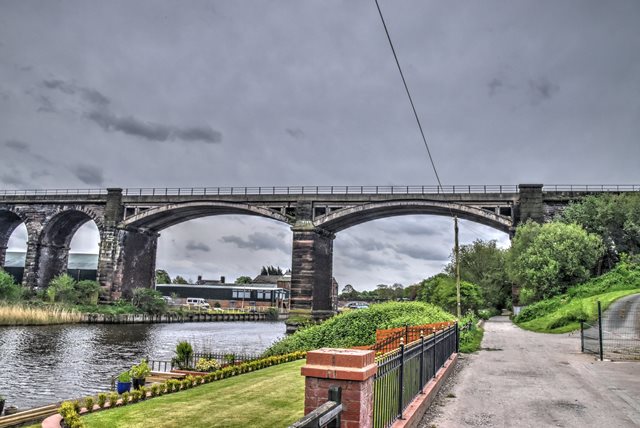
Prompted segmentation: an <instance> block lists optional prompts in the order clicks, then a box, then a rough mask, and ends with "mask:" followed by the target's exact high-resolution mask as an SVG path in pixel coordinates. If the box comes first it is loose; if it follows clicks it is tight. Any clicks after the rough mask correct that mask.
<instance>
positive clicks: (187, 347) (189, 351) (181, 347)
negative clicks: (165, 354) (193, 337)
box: [171, 340, 193, 369]
mask: <svg viewBox="0 0 640 428" xmlns="http://www.w3.org/2000/svg"><path fill="white" fill-rule="evenodd" d="M175 353H176V356H175V357H174V358H173V359H172V360H171V362H172V363H174V364H176V365H177V366H178V367H179V368H180V369H188V368H190V367H189V365H190V364H191V358H192V357H193V346H191V344H190V343H189V342H187V341H186V340H183V341H181V342H178V344H177V345H176V350H175Z"/></svg>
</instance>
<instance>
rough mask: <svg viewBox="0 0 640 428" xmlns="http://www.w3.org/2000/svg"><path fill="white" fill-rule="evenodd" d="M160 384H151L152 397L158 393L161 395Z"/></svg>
mask: <svg viewBox="0 0 640 428" xmlns="http://www.w3.org/2000/svg"><path fill="white" fill-rule="evenodd" d="M160 394H161V392H160V384H159V383H154V384H153V385H151V396H152V397H157V396H158V395H160Z"/></svg>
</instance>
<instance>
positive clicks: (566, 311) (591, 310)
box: [518, 288, 640, 333]
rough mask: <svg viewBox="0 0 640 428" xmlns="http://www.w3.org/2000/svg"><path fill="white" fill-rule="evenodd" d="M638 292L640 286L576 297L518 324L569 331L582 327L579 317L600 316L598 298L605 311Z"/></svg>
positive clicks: (536, 329)
mask: <svg viewBox="0 0 640 428" xmlns="http://www.w3.org/2000/svg"><path fill="white" fill-rule="evenodd" d="M638 293H640V288H636V289H633V290H620V291H612V292H609V293H603V294H597V295H595V296H589V297H583V298H574V299H572V300H571V301H569V302H568V303H567V304H566V305H563V306H561V307H560V308H558V309H557V310H555V311H553V312H550V313H548V314H546V315H544V316H541V317H539V318H534V319H532V320H530V321H525V322H521V323H518V326H520V327H522V328H524V329H526V330H531V331H536V332H539V333H567V332H570V331H574V330H577V329H579V328H580V322H579V321H577V319H580V318H586V319H588V320H595V319H597V318H598V314H597V312H598V309H597V303H596V302H597V301H598V300H599V301H600V302H601V303H602V310H603V311H604V310H605V309H606V308H608V307H609V305H610V304H611V303H612V302H614V301H615V300H618V299H619V298H621V297H624V296H628V295H629V294H638Z"/></svg>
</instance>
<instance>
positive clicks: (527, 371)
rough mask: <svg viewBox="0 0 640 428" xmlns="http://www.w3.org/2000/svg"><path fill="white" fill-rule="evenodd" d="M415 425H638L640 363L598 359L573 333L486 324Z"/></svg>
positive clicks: (504, 322) (501, 320)
mask: <svg viewBox="0 0 640 428" xmlns="http://www.w3.org/2000/svg"><path fill="white" fill-rule="evenodd" d="M482 347H483V348H482V350H481V351H479V352H477V353H475V354H473V355H469V356H464V357H463V358H462V360H461V363H460V367H459V368H457V370H456V373H455V374H454V376H453V377H452V378H451V379H450V381H449V382H447V384H445V387H444V388H443V389H442V391H441V392H440V394H439V397H438V399H437V400H436V402H435V404H434V405H433V406H432V408H431V409H430V411H429V412H427V414H426V415H425V417H424V419H423V420H422V423H421V425H420V426H421V427H426V428H431V427H438V428H446V427H452V428H457V427H518V428H525V427H577V428H578V427H579V428H584V427H618V428H624V427H640V363H638V362H619V363H612V362H597V361H595V359H594V358H593V356H590V355H585V354H581V353H580V336H579V334H575V333H572V334H562V335H550V334H540V333H532V332H529V331H524V330H521V329H520V328H518V327H517V326H515V325H514V324H512V323H511V321H510V320H509V319H508V318H507V317H494V318H492V319H491V320H489V321H488V322H487V323H486V324H485V336H484V339H483V341H482Z"/></svg>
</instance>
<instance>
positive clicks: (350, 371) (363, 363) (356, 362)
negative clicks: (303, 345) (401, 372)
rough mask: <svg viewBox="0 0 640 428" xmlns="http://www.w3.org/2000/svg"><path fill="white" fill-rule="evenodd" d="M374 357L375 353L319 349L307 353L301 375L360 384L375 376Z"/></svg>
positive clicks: (375, 365) (359, 350) (357, 350)
mask: <svg viewBox="0 0 640 428" xmlns="http://www.w3.org/2000/svg"><path fill="white" fill-rule="evenodd" d="M375 357H376V353H375V351H367V350H363V349H340V348H321V349H317V350H315V351H309V352H307V364H305V365H304V366H303V367H302V369H301V373H302V375H303V376H306V377H315V378H320V379H335V380H353V381H360V382H362V381H365V380H367V379H369V378H370V377H372V376H374V375H375V374H376V372H377V370H378V364H376V362H375Z"/></svg>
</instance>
